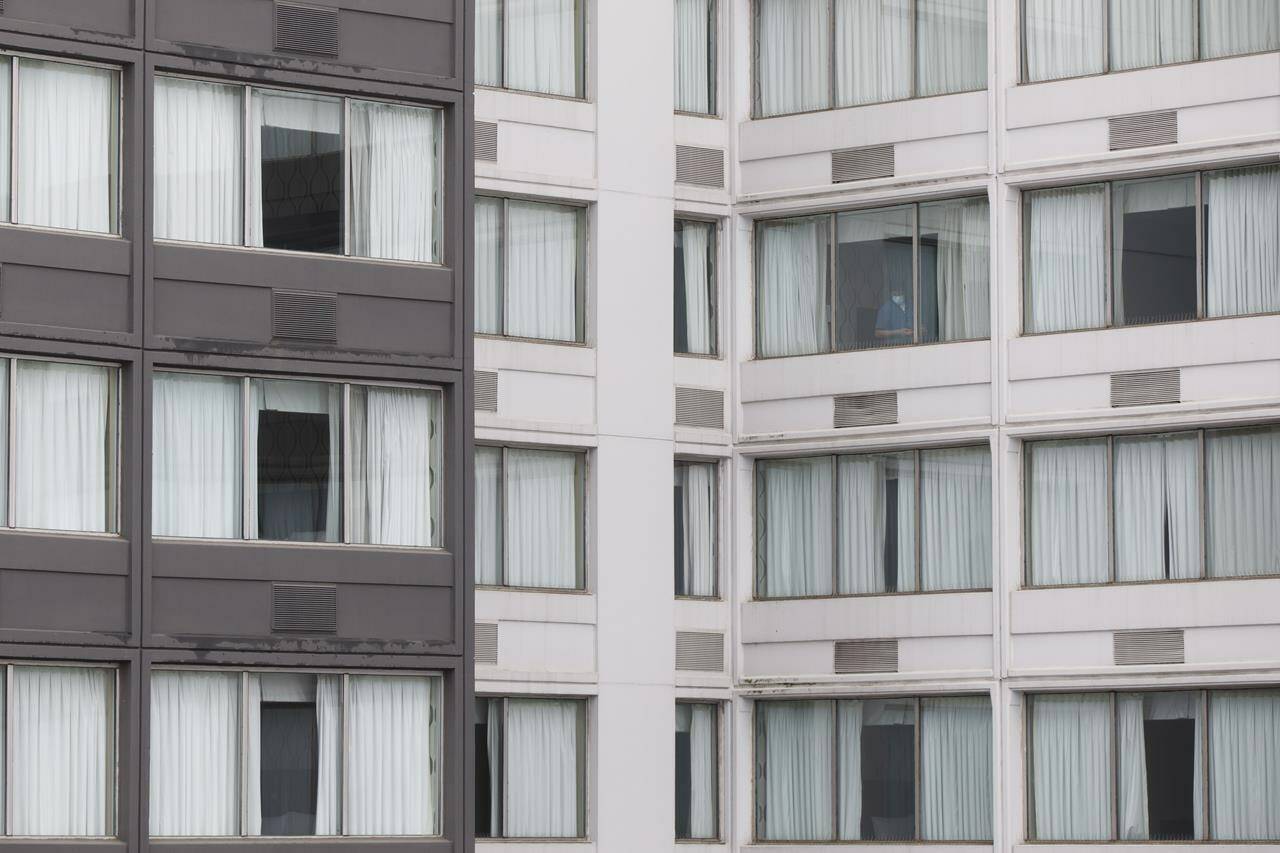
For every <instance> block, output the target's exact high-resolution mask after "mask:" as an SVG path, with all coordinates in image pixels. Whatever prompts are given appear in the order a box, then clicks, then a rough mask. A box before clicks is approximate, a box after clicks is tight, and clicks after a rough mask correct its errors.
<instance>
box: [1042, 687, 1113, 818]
mask: <svg viewBox="0 0 1280 853" xmlns="http://www.w3.org/2000/svg"><path fill="white" fill-rule="evenodd" d="M1030 699H1031V703H1030V704H1031V780H1030V781H1031V792H1032V800H1033V801H1032V804H1031V806H1032V809H1033V815H1034V822H1035V825H1034V829H1033V831H1034V833H1035V838H1036V839H1037V840H1039V841H1106V840H1109V839H1110V838H1111V837H1112V834H1113V831H1112V823H1111V806H1112V797H1113V791H1114V787H1113V785H1112V776H1113V774H1112V770H1111V755H1112V745H1111V743H1112V728H1113V727H1112V720H1111V696H1110V695H1109V694H1106V693H1102V694H1091V695H1083V696H1077V695H1068V694H1055V695H1041V696H1033V697H1030Z"/></svg>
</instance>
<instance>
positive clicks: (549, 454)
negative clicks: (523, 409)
mask: <svg viewBox="0 0 1280 853" xmlns="http://www.w3.org/2000/svg"><path fill="white" fill-rule="evenodd" d="M506 462H507V470H506V471H505V472H504V473H505V478H504V479H505V484H504V485H505V490H506V513H507V517H506V529H505V531H504V534H505V536H506V539H507V541H508V543H509V546H510V547H508V548H507V564H506V580H505V582H506V584H507V585H508V586H522V587H535V588H544V589H574V588H576V587H578V586H580V584H579V577H578V506H579V504H578V495H577V486H578V457H577V455H576V454H573V453H562V452H556V451H548V450H522V449H517V448H514V447H513V448H511V449H509V450H508V451H507V459H506Z"/></svg>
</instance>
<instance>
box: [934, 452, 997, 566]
mask: <svg viewBox="0 0 1280 853" xmlns="http://www.w3.org/2000/svg"><path fill="white" fill-rule="evenodd" d="M920 552H921V575H922V579H923V588H924V589H926V590H940V589H990V588H991V566H992V554H991V451H990V450H989V449H988V448H986V447H960V448H948V449H946V450H926V451H924V452H922V453H921V454H920Z"/></svg>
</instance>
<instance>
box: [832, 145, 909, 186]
mask: <svg viewBox="0 0 1280 853" xmlns="http://www.w3.org/2000/svg"><path fill="white" fill-rule="evenodd" d="M895 168H896V166H895V165H894V153H893V146H892V145H873V146H871V147H869V148H845V149H843V150H841V151H832V152H831V183H833V184H843V183H847V182H848V181H866V180H869V179H871V178H892V177H893V175H894V169H895Z"/></svg>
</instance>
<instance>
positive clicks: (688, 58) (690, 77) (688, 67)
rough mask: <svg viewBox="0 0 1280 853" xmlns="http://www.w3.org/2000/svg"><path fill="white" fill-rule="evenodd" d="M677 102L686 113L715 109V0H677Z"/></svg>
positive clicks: (699, 112) (700, 112)
mask: <svg viewBox="0 0 1280 853" xmlns="http://www.w3.org/2000/svg"><path fill="white" fill-rule="evenodd" d="M675 4H676V7H675V37H676V68H675V103H676V110H677V111H679V112H683V113H698V114H699V115H710V114H712V113H714V112H715V110H716V104H715V42H714V39H715V32H716V28H715V10H716V4H715V0H675Z"/></svg>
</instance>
